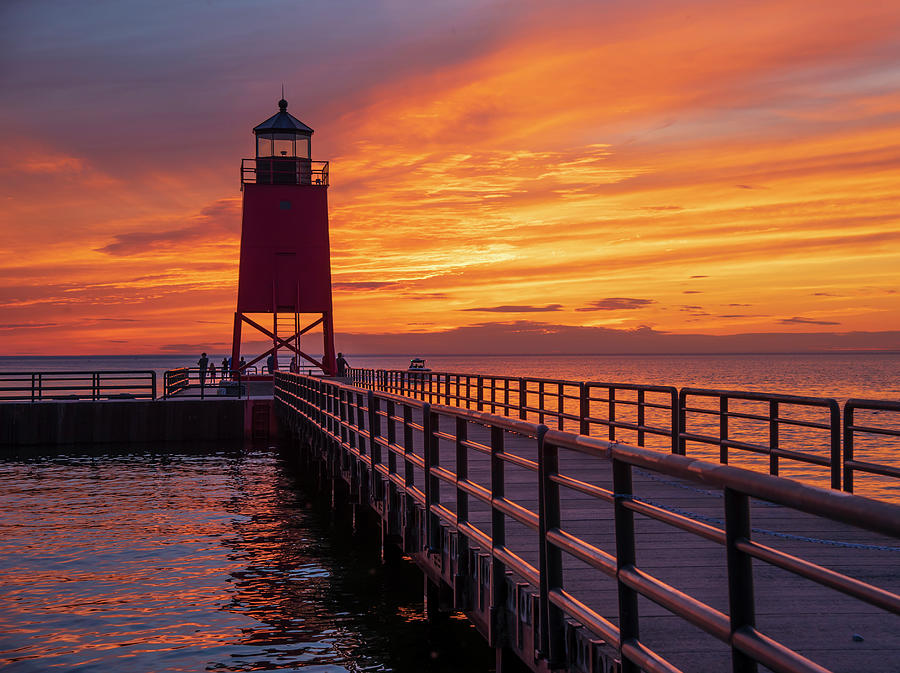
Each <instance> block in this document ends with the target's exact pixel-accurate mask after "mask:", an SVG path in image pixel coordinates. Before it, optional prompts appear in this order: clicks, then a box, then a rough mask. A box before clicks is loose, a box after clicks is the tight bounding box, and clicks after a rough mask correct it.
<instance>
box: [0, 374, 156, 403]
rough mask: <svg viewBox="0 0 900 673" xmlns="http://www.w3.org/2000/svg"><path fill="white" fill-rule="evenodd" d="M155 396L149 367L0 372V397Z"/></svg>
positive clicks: (9, 399) (32, 399)
mask: <svg viewBox="0 0 900 673" xmlns="http://www.w3.org/2000/svg"><path fill="white" fill-rule="evenodd" d="M109 399H137V400H147V399H149V400H153V399H156V372H155V371H152V370H107V371H99V370H94V371H42V372H0V401H4V402H13V401H20V402H21V401H25V402H42V401H49V400H109Z"/></svg>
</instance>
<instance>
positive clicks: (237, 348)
mask: <svg viewBox="0 0 900 673" xmlns="http://www.w3.org/2000/svg"><path fill="white" fill-rule="evenodd" d="M244 320H245V318H244V314H243V313H239V312H237V311H236V312H235V314H234V336H233V338H232V341H231V363H230V364H231V371H232V372H233V371H234V370H235V368H236V367H237V363H238V362H240V360H241V323H242V322H243V321H244ZM226 374H228V375H229V377H230V375H231V372H222V376H223V377H224V376H225V375H226Z"/></svg>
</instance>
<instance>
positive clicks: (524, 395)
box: [519, 376, 528, 421]
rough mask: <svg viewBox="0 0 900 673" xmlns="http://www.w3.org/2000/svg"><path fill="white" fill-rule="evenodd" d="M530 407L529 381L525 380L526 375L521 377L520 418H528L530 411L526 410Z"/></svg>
mask: <svg viewBox="0 0 900 673" xmlns="http://www.w3.org/2000/svg"><path fill="white" fill-rule="evenodd" d="M527 407H528V381H526V380H525V377H524V376H523V377H520V378H519V418H520V419H522V420H523V421H524V420H527V419H528V412H527V411H526V410H525V409H526V408H527Z"/></svg>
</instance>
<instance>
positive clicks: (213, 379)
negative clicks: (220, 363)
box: [209, 362, 216, 383]
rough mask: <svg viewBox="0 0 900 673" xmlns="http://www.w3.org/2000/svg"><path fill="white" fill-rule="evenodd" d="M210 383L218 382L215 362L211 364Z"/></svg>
mask: <svg viewBox="0 0 900 673" xmlns="http://www.w3.org/2000/svg"><path fill="white" fill-rule="evenodd" d="M209 382H210V383H215V382H216V363H215V362H210V363H209Z"/></svg>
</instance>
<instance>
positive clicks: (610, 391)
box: [606, 385, 616, 442]
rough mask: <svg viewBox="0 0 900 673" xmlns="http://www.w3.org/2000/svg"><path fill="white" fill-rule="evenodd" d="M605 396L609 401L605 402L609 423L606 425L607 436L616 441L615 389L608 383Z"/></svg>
mask: <svg viewBox="0 0 900 673" xmlns="http://www.w3.org/2000/svg"><path fill="white" fill-rule="evenodd" d="M606 390H607V393H606V396H607V398H609V402H607V405H608V407H607V409H608V411H607V414H606V417H607V420H609V425H608V426H607V430H608V432H607V436H608V437H609V441H611V442H614V441H616V389H615V388H614V387H613V386H612V385H610V386H609V387H607V389H606Z"/></svg>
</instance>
